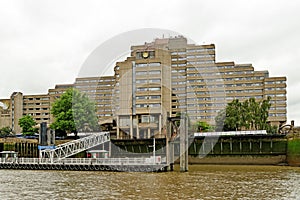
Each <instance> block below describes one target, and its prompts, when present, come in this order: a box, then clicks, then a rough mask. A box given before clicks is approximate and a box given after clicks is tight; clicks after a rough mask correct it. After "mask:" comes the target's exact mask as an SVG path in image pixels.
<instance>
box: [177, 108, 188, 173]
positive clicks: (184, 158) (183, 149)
mask: <svg viewBox="0 0 300 200" xmlns="http://www.w3.org/2000/svg"><path fill="white" fill-rule="evenodd" d="M187 133H188V123H187V116H186V114H185V113H182V114H181V119H180V130H179V134H180V172H187V171H188V134H187Z"/></svg>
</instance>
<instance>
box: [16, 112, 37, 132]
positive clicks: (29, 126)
mask: <svg viewBox="0 0 300 200" xmlns="http://www.w3.org/2000/svg"><path fill="white" fill-rule="evenodd" d="M35 125H36V122H35V121H34V119H33V118H32V117H31V116H29V115H25V116H23V117H22V118H20V119H19V126H20V127H21V128H22V133H23V135H33V134H34V133H36V132H37V131H38V129H37V128H34V126H35Z"/></svg>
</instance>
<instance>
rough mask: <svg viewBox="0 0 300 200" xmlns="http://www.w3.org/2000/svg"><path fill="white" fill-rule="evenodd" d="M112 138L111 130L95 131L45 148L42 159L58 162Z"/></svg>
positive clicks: (41, 155)
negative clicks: (50, 147) (51, 147)
mask: <svg viewBox="0 0 300 200" xmlns="http://www.w3.org/2000/svg"><path fill="white" fill-rule="evenodd" d="M109 140H110V135H109V132H100V133H93V134H91V135H89V136H87V137H84V138H80V139H78V140H73V141H71V142H67V143H64V144H61V145H58V146H57V147H56V148H55V149H44V150H41V151H40V158H41V159H47V158H48V159H50V160H51V162H52V163H53V162H58V161H60V160H61V159H65V158H67V157H70V156H72V155H75V154H77V153H79V152H82V151H85V150H87V149H89V148H92V147H95V146H97V145H99V144H103V143H105V142H108V141H109Z"/></svg>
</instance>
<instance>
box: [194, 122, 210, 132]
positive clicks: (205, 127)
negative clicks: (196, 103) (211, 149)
mask: <svg viewBox="0 0 300 200" xmlns="http://www.w3.org/2000/svg"><path fill="white" fill-rule="evenodd" d="M196 128H197V131H198V132H208V131H212V130H213V127H212V126H210V125H209V124H208V123H207V122H202V121H198V122H196Z"/></svg>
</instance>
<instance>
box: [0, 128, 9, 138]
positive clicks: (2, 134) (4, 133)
mask: <svg viewBox="0 0 300 200" xmlns="http://www.w3.org/2000/svg"><path fill="white" fill-rule="evenodd" d="M10 134H12V130H11V128H10V127H3V128H1V129H0V137H6V136H8V135H10Z"/></svg>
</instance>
